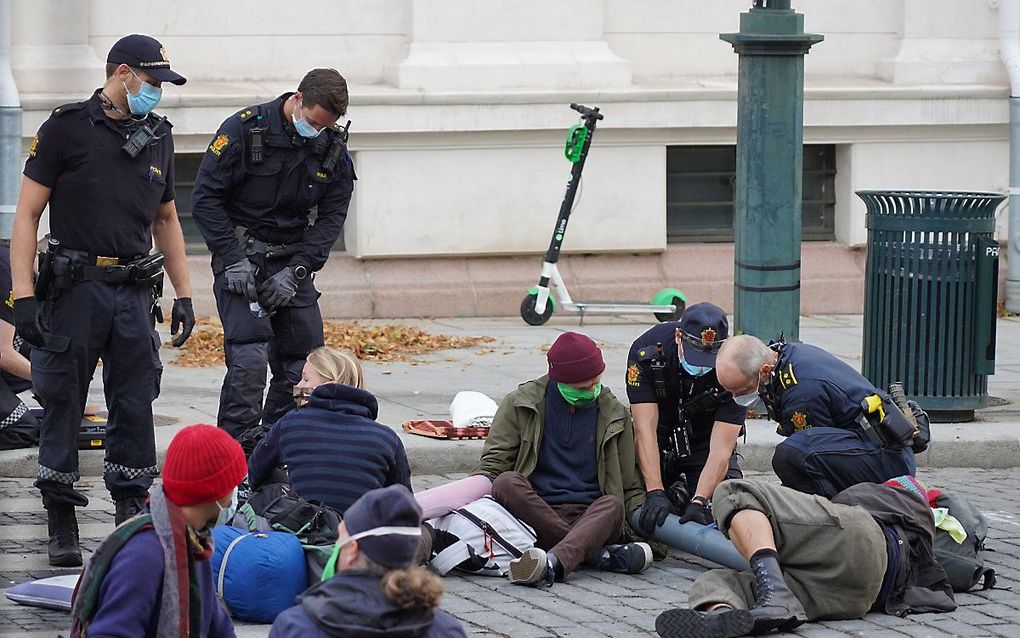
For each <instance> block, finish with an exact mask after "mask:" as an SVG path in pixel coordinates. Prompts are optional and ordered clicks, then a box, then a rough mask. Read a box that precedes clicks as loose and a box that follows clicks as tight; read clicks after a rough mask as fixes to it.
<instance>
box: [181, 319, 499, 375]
mask: <svg viewBox="0 0 1020 638" xmlns="http://www.w3.org/2000/svg"><path fill="white" fill-rule="evenodd" d="M323 336H324V338H325V342H326V345H327V346H330V347H333V348H347V349H348V350H351V351H352V352H354V354H355V355H357V357H358V358H359V359H361V360H362V361H408V357H413V356H415V355H422V354H427V353H429V352H435V351H436V350H447V349H454V348H472V347H475V346H477V345H479V344H482V343H491V342H493V341H495V339H494V338H492V337H454V336H450V335H437V334H432V333H431V332H428V331H427V330H422V329H421V328H415V327H414V326H400V325H395V324H361V323H359V322H357V321H327V322H325V323H324V324H323ZM167 343H169V341H168V342H167ZM174 364H175V365H178V366H181V367H185V368H205V367H211V366H217V365H222V364H223V325H222V324H221V323H220V320H219V318H217V317H203V318H201V319H199V320H198V322H197V325H196V326H195V331H194V332H193V333H192V335H191V338H190V339H188V341H187V343H185V344H184V346H182V347H181V348H179V349H177V358H176V359H175V360H174ZM411 365H417V363H416V362H414V361H411ZM384 374H387V373H384Z"/></svg>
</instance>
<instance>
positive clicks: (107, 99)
mask: <svg viewBox="0 0 1020 638" xmlns="http://www.w3.org/2000/svg"><path fill="white" fill-rule="evenodd" d="M106 75H107V79H106V83H105V84H104V85H103V87H102V88H100V89H97V90H96V92H95V93H94V94H93V95H92V97H91V98H90V99H88V100H85V101H84V102H77V103H73V104H65V105H63V106H60V107H57V108H56V109H54V110H53V113H52V114H51V115H50V117H49V119H47V120H46V121H45V122H43V124H42V126H41V127H40V128H39V132H38V134H37V135H36V138H35V140H33V142H32V146H31V148H30V149H29V158H28V162H27V163H26V164H25V176H24V179H23V180H22V183H21V195H20V197H19V199H18V205H17V210H16V214H15V221H14V233H13V238H12V241H11V271H12V277H13V287H14V319H15V323H16V326H17V332H18V334H19V335H20V336H21V337H22V338H23V339H25V340H26V341H28V342H29V343H31V344H32V345H33V346H34V347H33V349H32V354H31V369H32V382H33V384H34V386H35V388H36V390H37V392H38V394H39V397H40V399H41V400H42V402H43V403H44V405H45V406H46V413H45V416H44V417H43V425H42V431H41V437H40V446H39V448H40V449H39V469H38V479H37V480H36V483H35V485H36V487H38V488H39V490H40V491H41V492H42V499H43V506H44V507H45V508H46V511H47V515H48V522H49V535H50V542H49V559H50V564H51V565H58V566H63V567H68V566H76V565H80V564H81V562H82V560H81V551H80V549H79V547H78V524H77V520H76V518H75V512H74V508H75V506H79V507H83V506H85V505H86V504H87V503H88V500H87V499H86V498H85V496H84V495H83V494H81V493H80V492H78V491H76V490H75V489H74V487H73V486H74V482H75V481H77V480H78V479H79V478H80V475H79V473H78V430H79V428H80V426H81V420H82V413H83V411H84V407H85V399H86V397H87V393H88V385H89V381H90V380H91V378H92V375H93V373H94V372H95V369H96V363H97V361H98V359H99V357H100V356H102V359H103V377H104V381H105V390H106V402H107V407H108V409H109V419H108V422H107V440H106V445H107V449H106V460H105V463H104V467H103V475H104V479H105V482H106V487H107V489H109V491H110V494H111V496H112V497H113V500H114V502H115V504H116V521H117V522H118V523H120V522H121V521H123V520H126V519H127V518H129V517H130V516H132V515H134V514H135V513H136V512H137V511H138V510H139V509H140V508H141V507H142V506H143V505H144V502H145V497H146V495H147V493H148V489H149V486H150V485H152V478H153V476H155V475H156V472H157V470H156V445H155V438H154V433H153V423H152V401H153V399H154V398H155V396H156V394H157V393H158V383H159V378H158V375H157V373H156V357H155V356H154V350H156V349H158V347H159V342H158V340H157V339H154V338H153V335H154V332H153V324H154V318H155V317H156V316H157V315H159V314H161V313H160V311H159V310H158V305H157V302H158V297H157V295H158V293H159V289H160V287H161V285H162V272H163V260H164V255H165V267H166V272H167V274H169V276H170V281H171V282H172V283H173V286H174V290H175V291H176V293H177V296H178V298H177V299H176V300H175V301H174V304H173V311H172V326H173V329H172V331H173V332H177V328H178V327H181V328H182V329H181V334H180V335H179V336H178V337H177V339H176V340H175V341H174V345H177V346H179V345H181V344H183V343H184V341H185V340H186V339H187V338H188V336H189V335H190V333H191V329H192V327H193V326H194V323H195V319H194V312H193V311H192V308H191V290H190V284H189V282H188V271H187V262H186V261H185V256H184V237H183V235H182V233H181V226H180V222H179V220H178V219H177V209H176V207H175V205H174V186H173V181H174V180H173V178H174V165H173V159H174V154H173V153H174V146H173V138H172V136H171V133H170V123H169V122H168V121H166V119H165V118H160V117H157V116H156V115H155V114H153V113H152V109H153V108H155V106H156V105H157V104H158V103H159V100H160V96H161V91H162V84H163V83H164V82H170V83H173V84H184V82H185V79H184V78H183V77H182V76H181V75H179V74H177V73H176V72H174V71H173V70H171V68H170V62H169V60H168V58H167V55H166V50H165V49H164V48H163V47H162V46H161V45H160V43H159V42H157V41H156V40H155V39H153V38H151V37H148V36H144V35H138V34H135V35H129V36H126V37H124V38H121V39H120V40H118V41H117V42H116V43H115V44H114V45H113V48H112V49H110V53H109V55H108V57H107V65H106ZM47 204H48V205H49V211H50V229H51V235H52V237H51V239H50V241H49V249H48V251H47V252H46V253H45V254H44V255H43V258H42V259H41V260H40V261H41V266H40V272H39V277H38V281H37V284H36V286H35V288H34V290H33V284H32V264H33V261H34V258H35V254H36V235H37V233H38V226H39V217H40V215H41V214H42V211H43V209H44V208H45V207H46V205H47ZM153 240H155V244H156V248H157V249H158V250H159V251H161V253H162V254H160V253H155V254H152V255H150V254H149V253H150V250H151V248H152V244H153Z"/></svg>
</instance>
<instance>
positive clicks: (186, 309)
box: [170, 297, 195, 348]
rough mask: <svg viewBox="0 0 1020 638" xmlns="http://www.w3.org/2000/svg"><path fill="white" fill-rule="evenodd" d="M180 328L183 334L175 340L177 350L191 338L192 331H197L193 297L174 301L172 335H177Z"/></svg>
mask: <svg viewBox="0 0 1020 638" xmlns="http://www.w3.org/2000/svg"><path fill="white" fill-rule="evenodd" d="M178 328H180V330H181V334H179V335H177V338H176V339H174V342H173V346H174V347H175V348H180V347H181V346H183V345H184V342H185V341H187V340H188V337H190V336H191V331H192V330H194V329H195V309H194V308H192V307H191V297H181V298H180V299H174V307H173V310H171V311H170V334H177V329H178Z"/></svg>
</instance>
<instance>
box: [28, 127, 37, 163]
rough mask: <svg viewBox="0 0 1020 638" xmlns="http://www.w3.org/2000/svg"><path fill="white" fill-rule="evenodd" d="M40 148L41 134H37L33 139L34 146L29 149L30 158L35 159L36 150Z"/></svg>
mask: <svg viewBox="0 0 1020 638" xmlns="http://www.w3.org/2000/svg"><path fill="white" fill-rule="evenodd" d="M38 146H39V134H38V133H36V135H35V137H33V138H32V145H31V146H29V147H28V155H29V157H35V149H36V148H38Z"/></svg>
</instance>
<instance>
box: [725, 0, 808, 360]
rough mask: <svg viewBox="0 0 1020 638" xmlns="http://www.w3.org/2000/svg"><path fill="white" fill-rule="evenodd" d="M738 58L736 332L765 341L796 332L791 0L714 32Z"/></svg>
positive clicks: (798, 127) (800, 116) (800, 61)
mask: <svg viewBox="0 0 1020 638" xmlns="http://www.w3.org/2000/svg"><path fill="white" fill-rule="evenodd" d="M719 37H720V38H722V39H723V40H725V41H726V42H729V43H730V44H732V45H733V50H734V51H735V52H736V53H737V54H738V55H739V56H740V65H739V72H738V79H737V183H736V193H735V205H736V210H735V216H734V220H733V226H734V243H735V256H736V260H735V261H736V263H735V272H734V306H735V309H736V321H735V326H734V328H735V331H736V332H745V333H748V334H753V335H755V336H757V337H759V338H761V339H763V340H765V341H768V340H769V339H771V338H774V337H776V336H777V335H778V334H779V333H780V332H782V333H784V334H785V335H786V338H787V339H789V340H791V341H795V340H797V339H799V335H800V233H801V181H802V177H803V175H802V172H803V159H804V158H803V143H804V55H805V54H807V52H808V49H810V48H811V45H813V44H815V43H816V42H821V40H822V36H821V35H818V34H814V33H804V16H803V15H802V14H800V13H797V12H795V11H794V10H793V9H791V8H790V0H771V1H770V0H756V2H755V4H754V6H753V7H752V8H751V9H750V10H749V11H747V12H745V13H741V14H740V32H739V33H723V34H721V35H720V36H719Z"/></svg>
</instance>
